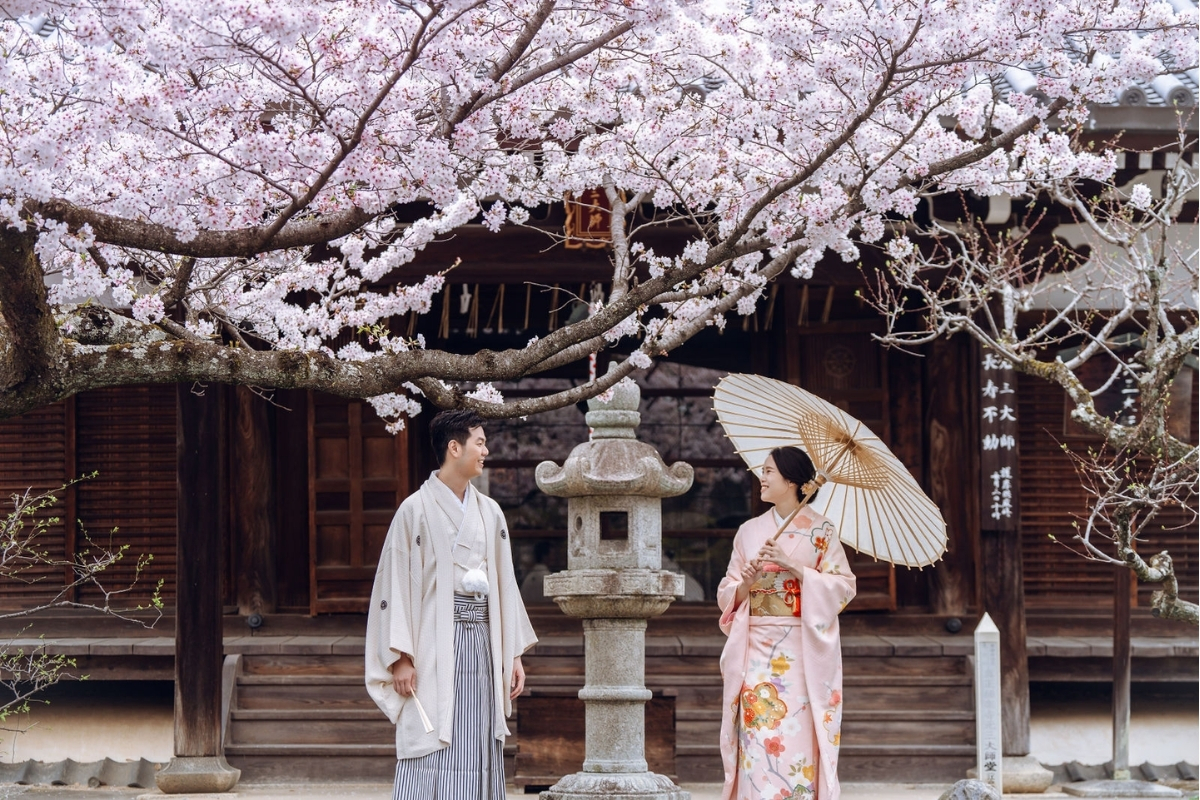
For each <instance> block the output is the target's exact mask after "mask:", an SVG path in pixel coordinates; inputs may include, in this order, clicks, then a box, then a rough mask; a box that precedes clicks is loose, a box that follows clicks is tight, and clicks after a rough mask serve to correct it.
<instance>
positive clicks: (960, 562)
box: [922, 336, 979, 616]
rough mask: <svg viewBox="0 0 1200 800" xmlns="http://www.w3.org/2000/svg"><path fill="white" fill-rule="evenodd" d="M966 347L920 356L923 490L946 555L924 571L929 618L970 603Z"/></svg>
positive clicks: (940, 347) (972, 515) (971, 487)
mask: <svg viewBox="0 0 1200 800" xmlns="http://www.w3.org/2000/svg"><path fill="white" fill-rule="evenodd" d="M971 373H972V359H971V343H970V341H969V340H968V339H966V338H965V337H962V336H959V337H955V338H951V339H938V340H936V341H934V342H933V343H931V344H930V345H929V347H928V349H927V351H926V356H925V369H924V375H923V387H922V388H923V393H924V396H925V398H926V404H925V414H924V416H925V424H924V429H925V431H926V436H927V439H926V448H927V455H926V458H925V464H926V469H927V472H926V486H928V487H929V497H930V499H932V500H933V502H934V503H936V504H937V506H938V508H940V509H941V510H942V514H943V515H944V516H945V518H946V527H947V538H948V541H947V547H946V555H945V556H944V557H943V558H942V560H941V561H939V562H938V563H937V564H935V565H934V566H933V568H932V569H931V570H930V571H929V605H930V608H931V609H932V611H933V613H935V614H946V615H952V616H964V615H965V614H966V613H967V610H968V607H969V606H970V605H971V601H972V600H973V599H974V594H975V591H974V580H973V578H974V574H975V565H976V560H977V557H978V554H977V542H976V537H975V531H977V530H978V512H977V507H976V504H975V503H976V492H975V480H976V479H975V471H974V469H972V468H971V465H972V462H973V458H974V434H973V431H974V430H975V428H976V426H975V424H974V416H975V414H976V413H978V407H979V404H978V403H976V402H975V398H974V396H973V395H974V392H973V390H972V386H973V385H974V381H972V380H971Z"/></svg>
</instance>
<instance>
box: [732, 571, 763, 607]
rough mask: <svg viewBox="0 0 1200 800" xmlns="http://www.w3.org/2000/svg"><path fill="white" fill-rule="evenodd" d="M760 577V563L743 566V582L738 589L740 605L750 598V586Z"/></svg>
mask: <svg viewBox="0 0 1200 800" xmlns="http://www.w3.org/2000/svg"><path fill="white" fill-rule="evenodd" d="M756 577H758V561H757V560H755V561H747V562H746V563H745V564H743V565H742V582H741V583H739V584H738V588H737V602H738V604H739V605H740V604H741V603H743V602H745V600H746V598H747V597H749V596H750V584H752V583H754V579H755V578H756Z"/></svg>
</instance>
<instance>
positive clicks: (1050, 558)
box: [1017, 375, 1200, 607]
mask: <svg viewBox="0 0 1200 800" xmlns="http://www.w3.org/2000/svg"><path fill="white" fill-rule="evenodd" d="M1018 387H1019V402H1020V407H1019V411H1018V414H1017V416H1018V419H1019V420H1020V437H1021V442H1020V450H1021V537H1022V541H1021V545H1022V548H1023V556H1022V562H1023V566H1024V571H1025V595H1026V597H1027V598H1028V599H1029V601H1030V602H1031V603H1042V604H1053V605H1079V606H1088V607H1093V606H1095V604H1096V602H1097V600H1099V599H1101V598H1103V599H1105V600H1106V599H1107V598H1109V597H1111V596H1112V591H1113V580H1114V578H1113V570H1114V567H1111V566H1108V565H1105V564H1099V563H1096V562H1093V561H1088V560H1087V559H1085V558H1083V557H1082V556H1081V555H1079V554H1077V553H1076V552H1073V550H1078V546H1077V545H1074V544H1073V542H1072V537H1073V536H1074V535H1075V530H1074V528H1073V527H1072V522H1074V521H1075V520H1076V519H1078V518H1079V516H1082V515H1084V514H1085V513H1086V511H1087V508H1088V497H1087V494H1086V492H1085V491H1084V489H1083V487H1082V486H1081V485H1080V482H1079V478H1078V476H1077V475H1076V473H1075V470H1074V468H1073V466H1072V463H1071V460H1070V458H1069V457H1068V456H1067V454H1066V453H1064V452H1063V451H1062V447H1061V443H1063V442H1066V443H1068V445H1069V446H1071V447H1072V448H1076V449H1084V448H1087V447H1089V446H1094V445H1095V444H1096V443H1097V442H1098V440H1097V439H1094V438H1070V439H1068V438H1064V423H1063V418H1064V403H1065V402H1066V398H1065V396H1064V394H1063V392H1062V390H1061V389H1059V388H1058V387H1056V386H1053V385H1051V384H1049V383H1047V382H1045V381H1042V380H1038V379H1036V378H1031V377H1028V376H1025V375H1022V376H1020V379H1019V383H1018ZM1192 395H1193V398H1194V397H1195V395H1196V392H1195V391H1193V393H1192ZM1194 403H1195V400H1193V411H1192V414H1193V416H1194V415H1195V414H1196V411H1195V406H1194ZM1192 439H1193V441H1194V440H1195V432H1194V431H1193V432H1192ZM1159 519H1160V524H1161V525H1163V526H1164V527H1165V528H1166V529H1165V530H1164V529H1156V530H1153V531H1151V532H1150V534H1149V535H1148V536H1147V537H1146V538H1147V541H1146V542H1145V546H1144V549H1145V551H1146V552H1148V553H1156V552H1158V551H1160V550H1169V551H1170V552H1171V555H1172V556H1173V558H1174V560H1175V568H1176V571H1177V574H1178V575H1179V579H1180V590H1181V593H1182V594H1183V596H1184V597H1186V598H1188V599H1190V600H1193V601H1194V600H1196V597H1197V585H1198V583H1200V580H1198V577H1200V575H1198V573H1200V570H1198V569H1197V567H1198V565H1200V553H1198V552H1197V550H1198V544H1200V543H1198V541H1197V537H1196V531H1195V528H1194V526H1192V525H1190V524H1186V522H1187V515H1186V514H1185V513H1184V512H1183V511H1182V510H1181V509H1178V508H1174V509H1167V510H1166V511H1164V512H1163V513H1162V514H1161V515H1160V518H1159ZM1052 536H1053V537H1054V538H1055V539H1057V541H1055V540H1054V539H1052V538H1051V537H1052ZM1069 547H1070V548H1073V549H1068V548H1069ZM1153 588H1154V587H1152V586H1146V587H1141V591H1140V592H1139V594H1140V595H1141V597H1140V601H1139V602H1141V603H1147V602H1148V600H1149V597H1148V592H1150V591H1152V590H1153Z"/></svg>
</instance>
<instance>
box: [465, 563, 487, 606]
mask: <svg viewBox="0 0 1200 800" xmlns="http://www.w3.org/2000/svg"><path fill="white" fill-rule="evenodd" d="M462 588H463V592H465V593H466V594H473V595H475V599H476V600H482V599H483V598H485V597H487V593H488V578H487V573H486V572H484V571H483V570H481V569H469V570H467V573H466V574H465V575H463V579H462Z"/></svg>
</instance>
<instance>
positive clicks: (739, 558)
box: [717, 525, 746, 635]
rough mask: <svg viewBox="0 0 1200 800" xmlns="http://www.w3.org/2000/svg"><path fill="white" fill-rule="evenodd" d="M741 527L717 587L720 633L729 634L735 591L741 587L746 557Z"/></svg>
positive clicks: (736, 602) (734, 607)
mask: <svg viewBox="0 0 1200 800" xmlns="http://www.w3.org/2000/svg"><path fill="white" fill-rule="evenodd" d="M744 530H745V526H744V525H743V526H742V527H741V528H739V529H738V532H737V535H736V536H735V537H733V552H732V553H731V554H730V556H729V569H728V570H727V571H726V572H725V577H724V578H722V579H721V583H720V585H719V586H717V605H718V606H719V607H720V609H721V620H720V626H721V630H722V632H724V633H725V634H726V635H728V634H729V626H730V625H732V624H733V616H734V614H736V613H737V609H738V601H737V590H738V587H739V586H741V585H742V568H743V567H745V566H746V556H745V554H744V553H743V552H742V546H743V541H744V534H743V531H744Z"/></svg>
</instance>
